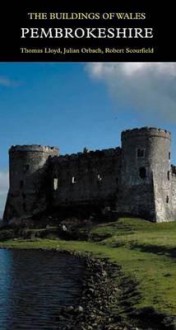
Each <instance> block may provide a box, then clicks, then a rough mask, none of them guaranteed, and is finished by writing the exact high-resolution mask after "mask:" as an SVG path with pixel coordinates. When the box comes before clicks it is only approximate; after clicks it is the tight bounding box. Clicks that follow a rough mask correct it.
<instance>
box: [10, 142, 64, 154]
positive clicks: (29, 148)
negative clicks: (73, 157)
mask: <svg viewBox="0 0 176 330" xmlns="http://www.w3.org/2000/svg"><path fill="white" fill-rule="evenodd" d="M16 152H17V153H18V152H43V153H49V154H53V155H59V149H58V148H55V147H49V146H42V145H38V144H31V145H16V146H12V147H11V148H10V149H9V153H10V154H12V153H16Z"/></svg>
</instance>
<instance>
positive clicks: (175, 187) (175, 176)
mask: <svg viewBox="0 0 176 330" xmlns="http://www.w3.org/2000/svg"><path fill="white" fill-rule="evenodd" d="M171 178H172V182H171V183H172V216H173V220H176V167H175V166H174V167H172V177H171Z"/></svg>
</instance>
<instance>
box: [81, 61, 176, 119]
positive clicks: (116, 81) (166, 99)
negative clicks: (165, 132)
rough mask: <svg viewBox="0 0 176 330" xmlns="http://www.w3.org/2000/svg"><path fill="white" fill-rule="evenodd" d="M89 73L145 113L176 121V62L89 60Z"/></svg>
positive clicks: (116, 95)
mask: <svg viewBox="0 0 176 330" xmlns="http://www.w3.org/2000/svg"><path fill="white" fill-rule="evenodd" d="M86 70H87V71H88V73H89V75H90V76H91V77H92V78H94V79H98V80H100V81H103V82H104V83H105V84H106V85H107V87H108V89H109V92H110V93H111V95H112V96H113V98H115V99H116V100H117V101H118V102H119V103H121V104H124V105H128V106H130V107H131V108H133V109H135V110H136V111H137V112H138V113H139V114H140V115H141V116H144V117H148V118H150V120H151V119H152V118H153V119H154V118H155V119H157V118H159V119H162V120H163V119H164V120H167V121H172V122H173V121H174V122H176V63H175V62H174V63H172V62H170V63H168V62H166V63H164V62H162V63H159V62H157V63H149V62H148V63H147V62H145V63H143V62H140V63H137V62H134V63H130V62H122V63H120V62H118V63H105V62H104V63H88V64H87V65H86Z"/></svg>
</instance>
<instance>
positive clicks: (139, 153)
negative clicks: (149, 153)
mask: <svg viewBox="0 0 176 330" xmlns="http://www.w3.org/2000/svg"><path fill="white" fill-rule="evenodd" d="M137 157H138V158H144V157H145V149H137Z"/></svg>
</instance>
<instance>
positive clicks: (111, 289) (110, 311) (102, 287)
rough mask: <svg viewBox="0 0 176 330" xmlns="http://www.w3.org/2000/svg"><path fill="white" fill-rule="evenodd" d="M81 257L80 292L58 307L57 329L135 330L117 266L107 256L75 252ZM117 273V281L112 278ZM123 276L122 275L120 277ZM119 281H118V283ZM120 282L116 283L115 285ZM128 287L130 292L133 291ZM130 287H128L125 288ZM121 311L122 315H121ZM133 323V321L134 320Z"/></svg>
mask: <svg viewBox="0 0 176 330" xmlns="http://www.w3.org/2000/svg"><path fill="white" fill-rule="evenodd" d="M76 255H77V256H78V257H79V258H81V259H84V260H83V262H84V265H85V273H84V277H83V280H82V295H81V298H80V300H79V303H78V304H76V305H72V306H64V307H61V308H60V309H59V311H58V315H57V316H56V319H57V321H58V323H59V325H58V329H59V330H128V329H130V330H137V329H139V328H138V327H136V326H135V325H129V322H128V321H127V319H126V315H125V313H124V312H125V311H127V310H128V312H132V311H133V309H132V306H130V305H129V306H125V303H124V302H123V298H124V297H123V294H124V292H123V290H122V288H121V287H120V282H121V281H122V274H120V273H121V270H120V267H119V266H118V265H117V264H115V263H110V262H109V261H108V260H107V259H97V258H93V257H90V256H82V255H78V254H76ZM117 277H119V281H118V280H117V279H116V280H115V278H117ZM123 280H124V279H123ZM118 282H119V283H118ZM118 284H119V285H118ZM134 287H135V285H134V283H133V289H132V288H130V290H131V293H132V291H133V294H134V291H135V288H134ZM128 289H129V288H128ZM123 313H124V315H123ZM134 324H135V321H134Z"/></svg>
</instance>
